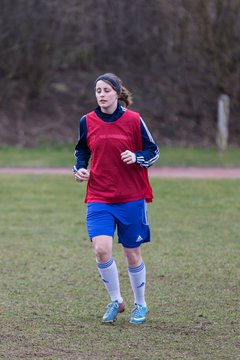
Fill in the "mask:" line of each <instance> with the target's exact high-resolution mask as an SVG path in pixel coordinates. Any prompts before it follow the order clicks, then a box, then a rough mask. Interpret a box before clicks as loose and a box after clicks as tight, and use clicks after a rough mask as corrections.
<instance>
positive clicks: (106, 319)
mask: <svg viewBox="0 0 240 360" xmlns="http://www.w3.org/2000/svg"><path fill="white" fill-rule="evenodd" d="M124 310H125V304H124V302H122V303H121V304H119V302H118V301H117V300H116V301H112V302H110V304H108V306H107V311H106V312H105V314H104V315H103V318H102V322H103V323H113V322H114V321H116V320H117V316H118V313H121V312H123V311H124Z"/></svg>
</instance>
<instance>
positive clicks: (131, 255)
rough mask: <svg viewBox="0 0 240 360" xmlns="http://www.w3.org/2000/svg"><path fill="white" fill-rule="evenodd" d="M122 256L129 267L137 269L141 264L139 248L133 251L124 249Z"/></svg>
mask: <svg viewBox="0 0 240 360" xmlns="http://www.w3.org/2000/svg"><path fill="white" fill-rule="evenodd" d="M124 256H125V258H126V261H127V264H128V266H129V267H137V266H139V265H140V264H141V262H142V257H141V250H140V247H138V248H134V249H127V248H124Z"/></svg>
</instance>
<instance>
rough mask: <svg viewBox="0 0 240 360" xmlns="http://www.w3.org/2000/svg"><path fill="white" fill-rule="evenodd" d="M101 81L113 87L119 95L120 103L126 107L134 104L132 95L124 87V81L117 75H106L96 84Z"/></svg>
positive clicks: (99, 78)
mask: <svg viewBox="0 0 240 360" xmlns="http://www.w3.org/2000/svg"><path fill="white" fill-rule="evenodd" d="M99 80H103V81H105V82H106V83H108V84H109V85H111V86H112V88H113V89H114V90H115V91H116V92H117V93H118V99H119V101H122V102H123V103H124V104H125V106H126V107H128V106H129V105H131V104H132V94H131V93H130V91H129V90H128V89H127V88H126V87H125V86H123V84H122V80H121V79H120V78H119V77H118V76H117V75H115V74H113V73H106V74H103V75H101V76H99V77H98V78H97V80H96V82H97V81H99Z"/></svg>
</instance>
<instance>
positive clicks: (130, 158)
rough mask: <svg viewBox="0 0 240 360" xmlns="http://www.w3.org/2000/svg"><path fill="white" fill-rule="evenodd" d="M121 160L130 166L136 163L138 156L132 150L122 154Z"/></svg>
mask: <svg viewBox="0 0 240 360" xmlns="http://www.w3.org/2000/svg"><path fill="white" fill-rule="evenodd" d="M121 159H122V161H123V162H124V163H126V164H128V165H130V164H134V163H135V162H136V154H135V153H133V152H132V151H130V150H126V151H124V152H122V153H121Z"/></svg>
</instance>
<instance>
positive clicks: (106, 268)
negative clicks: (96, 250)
mask: <svg viewBox="0 0 240 360" xmlns="http://www.w3.org/2000/svg"><path fill="white" fill-rule="evenodd" d="M97 267H98V271H99V273H100V275H101V278H102V281H103V282H104V284H105V286H106V289H107V292H108V294H109V296H110V298H111V301H115V300H117V301H118V302H119V304H121V303H122V302H123V298H122V296H121V292H120V285H119V278H118V270H117V265H116V263H115V260H114V259H113V257H111V258H110V260H109V261H107V262H106V263H98V262H97Z"/></svg>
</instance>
